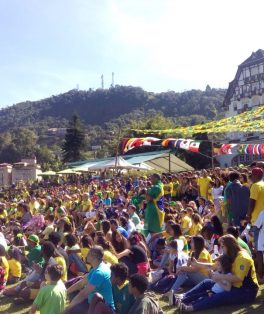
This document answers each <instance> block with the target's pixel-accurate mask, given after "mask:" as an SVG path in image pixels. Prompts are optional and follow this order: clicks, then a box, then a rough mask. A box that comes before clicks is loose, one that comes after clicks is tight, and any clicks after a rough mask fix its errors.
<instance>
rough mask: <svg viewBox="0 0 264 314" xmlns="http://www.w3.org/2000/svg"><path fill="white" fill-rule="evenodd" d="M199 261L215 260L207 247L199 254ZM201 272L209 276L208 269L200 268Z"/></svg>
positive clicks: (209, 261)
mask: <svg viewBox="0 0 264 314" xmlns="http://www.w3.org/2000/svg"><path fill="white" fill-rule="evenodd" d="M198 261H199V262H204V263H212V261H213V260H212V256H211V254H210V253H209V252H208V251H207V250H206V249H203V250H202V252H201V253H200V255H199V258H198ZM199 272H200V273H201V274H203V275H205V276H206V277H208V271H207V270H206V269H202V268H201V269H199Z"/></svg>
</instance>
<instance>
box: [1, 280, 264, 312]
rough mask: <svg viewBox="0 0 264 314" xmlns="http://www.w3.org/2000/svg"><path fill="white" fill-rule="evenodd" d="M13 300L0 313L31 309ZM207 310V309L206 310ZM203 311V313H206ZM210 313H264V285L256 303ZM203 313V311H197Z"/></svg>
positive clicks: (164, 304) (7, 300)
mask: <svg viewBox="0 0 264 314" xmlns="http://www.w3.org/2000/svg"><path fill="white" fill-rule="evenodd" d="M12 301H13V300H12V299H10V298H1V299H0V313H3V314H25V313H28V311H29V309H30V303H25V304H20V305H17V304H14V303H13V302H12ZM160 305H161V307H162V309H163V311H164V313H166V314H173V313H177V312H176V311H175V309H174V308H173V307H171V306H169V305H168V303H167V302H166V300H165V299H164V298H163V297H162V296H161V297H160ZM204 312H205V311H204ZM204 312H203V313H204ZM206 312H207V313H210V314H218V313H219V314H220V313H225V314H229V313H233V314H244V313H249V314H251V313H254V314H263V313H264V285H263V286H261V288H260V291H259V294H258V297H257V300H256V302H255V303H254V304H251V305H244V306H243V307H242V308H241V307H240V306H233V307H230V306H228V307H227V306H226V307H221V308H216V309H211V310H208V311H206ZM196 313H201V312H196ZM135 314H136V313H135Z"/></svg>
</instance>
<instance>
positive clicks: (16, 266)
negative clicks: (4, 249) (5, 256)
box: [7, 258, 22, 278]
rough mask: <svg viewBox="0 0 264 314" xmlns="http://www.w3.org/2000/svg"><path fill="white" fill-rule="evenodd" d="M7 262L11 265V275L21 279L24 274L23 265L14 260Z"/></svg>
mask: <svg viewBox="0 0 264 314" xmlns="http://www.w3.org/2000/svg"><path fill="white" fill-rule="evenodd" d="M7 262H8V265H9V274H10V275H11V276H13V277H17V278H20V277H21V274H22V266H21V263H20V262H19V261H17V260H16V259H13V258H12V259H9V260H8V261H7Z"/></svg>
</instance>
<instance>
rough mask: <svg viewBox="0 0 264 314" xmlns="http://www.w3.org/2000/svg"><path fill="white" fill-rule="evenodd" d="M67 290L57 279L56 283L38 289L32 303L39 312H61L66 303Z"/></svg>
mask: <svg viewBox="0 0 264 314" xmlns="http://www.w3.org/2000/svg"><path fill="white" fill-rule="evenodd" d="M66 297H67V290H66V288H65V285H64V283H63V282H62V281H61V280H59V281H58V282H57V284H56V285H46V286H45V287H43V288H41V289H40V290H39V293H38V295H37V297H36V299H35V300H34V302H33V304H34V305H36V307H37V309H38V310H39V311H40V314H61V313H63V311H64V308H65V304H66Z"/></svg>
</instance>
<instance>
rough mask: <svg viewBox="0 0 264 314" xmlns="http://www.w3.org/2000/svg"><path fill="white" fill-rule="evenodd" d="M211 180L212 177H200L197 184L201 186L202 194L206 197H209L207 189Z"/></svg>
mask: <svg viewBox="0 0 264 314" xmlns="http://www.w3.org/2000/svg"><path fill="white" fill-rule="evenodd" d="M210 181H211V178H210V177H206V178H204V177H202V178H198V180H197V184H198V186H199V191H200V196H202V197H205V198H206V197H207V190H208V185H209V182H210Z"/></svg>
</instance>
